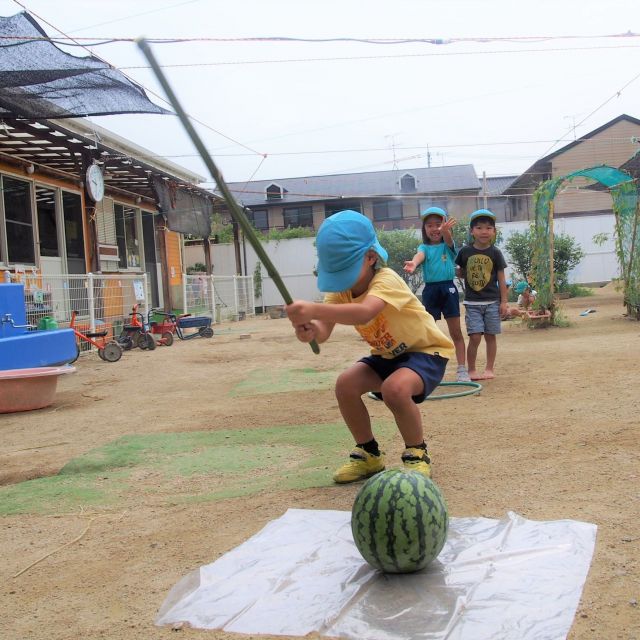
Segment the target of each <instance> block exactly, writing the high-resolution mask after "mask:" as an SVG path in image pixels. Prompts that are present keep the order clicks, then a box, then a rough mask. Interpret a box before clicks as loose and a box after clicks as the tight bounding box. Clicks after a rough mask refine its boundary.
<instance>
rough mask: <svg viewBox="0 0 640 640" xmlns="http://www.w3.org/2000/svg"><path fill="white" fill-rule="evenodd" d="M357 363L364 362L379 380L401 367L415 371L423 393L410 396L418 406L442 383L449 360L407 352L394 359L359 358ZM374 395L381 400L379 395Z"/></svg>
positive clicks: (378, 357) (426, 354) (427, 354)
mask: <svg viewBox="0 0 640 640" xmlns="http://www.w3.org/2000/svg"><path fill="white" fill-rule="evenodd" d="M358 362H364V363H365V364H367V365H369V366H370V367H371V368H372V369H373V370H374V371H375V372H376V373H377V374H378V375H379V376H380V379H381V380H386V379H387V378H388V377H389V376H390V375H391V374H392V373H394V372H395V371H397V370H398V369H401V368H402V367H406V368H407V369H411V371H415V372H416V373H417V374H418V375H419V376H420V377H421V378H422V382H423V383H424V391H423V392H422V393H421V394H420V395H417V396H412V400H413V401H414V402H415V403H416V404H420V403H421V402H424V401H425V400H426V399H427V397H428V396H429V394H430V393H431V392H432V391H433V390H434V389H435V388H436V387H437V386H438V385H439V384H440V383H441V382H442V378H443V377H444V370H445V369H446V367H447V362H449V360H447V358H443V357H441V356H433V355H431V354H430V353H414V352H409V353H403V354H401V355H399V356H397V357H396V358H383V357H382V356H365V357H364V358H360V360H358ZM374 393H375V395H376V396H378V397H379V398H380V399H382V394H381V393H378V392H374Z"/></svg>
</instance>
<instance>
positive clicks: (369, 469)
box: [333, 447, 384, 484]
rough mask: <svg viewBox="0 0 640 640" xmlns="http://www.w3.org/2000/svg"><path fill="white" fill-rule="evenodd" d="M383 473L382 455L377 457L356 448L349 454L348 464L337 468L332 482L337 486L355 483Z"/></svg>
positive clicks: (360, 448)
mask: <svg viewBox="0 0 640 640" xmlns="http://www.w3.org/2000/svg"><path fill="white" fill-rule="evenodd" d="M380 471H384V453H382V452H380V455H379V456H374V455H372V454H370V453H367V452H366V451H365V450H364V449H363V448H362V447H356V448H355V449H354V450H353V451H352V452H351V453H350V454H349V462H347V464H343V465H342V466H341V467H339V468H338V469H337V470H336V472H335V473H334V474H333V481H334V482H337V483H338V484H346V483H347V482H357V481H358V480H364V479H366V478H370V477H371V476H373V475H375V474H376V473H380Z"/></svg>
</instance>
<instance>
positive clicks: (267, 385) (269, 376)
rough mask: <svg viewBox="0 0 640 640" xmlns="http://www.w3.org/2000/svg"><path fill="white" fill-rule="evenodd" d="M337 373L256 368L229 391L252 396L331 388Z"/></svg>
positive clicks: (307, 369) (232, 393) (237, 394)
mask: <svg viewBox="0 0 640 640" xmlns="http://www.w3.org/2000/svg"><path fill="white" fill-rule="evenodd" d="M337 377H338V373H337V372H336V371H317V370H315V369H310V368H306V369H282V370H277V369H275V370H265V369H256V370H255V371H251V372H250V373H249V375H248V376H247V377H246V378H245V379H244V380H243V381H242V382H240V383H239V384H237V385H236V386H235V387H234V388H233V389H232V390H231V392H230V395H231V396H232V397H239V396H249V395H251V396H253V395H258V394H265V393H285V392H289V391H313V390H315V391H317V390H320V389H332V388H333V386H334V385H335V382H336V378H337Z"/></svg>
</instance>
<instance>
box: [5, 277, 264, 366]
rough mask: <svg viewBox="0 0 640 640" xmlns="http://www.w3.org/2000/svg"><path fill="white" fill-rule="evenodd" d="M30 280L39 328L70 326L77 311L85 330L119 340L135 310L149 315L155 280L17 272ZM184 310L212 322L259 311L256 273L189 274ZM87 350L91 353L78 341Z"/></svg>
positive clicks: (28, 297) (32, 312)
mask: <svg viewBox="0 0 640 640" xmlns="http://www.w3.org/2000/svg"><path fill="white" fill-rule="evenodd" d="M14 282H21V283H22V284H24V301H25V310H26V314H27V323H28V324H29V325H31V326H32V327H34V328H36V329H51V328H55V327H58V328H65V327H68V326H69V324H70V323H71V319H72V315H73V314H74V312H75V314H76V318H75V321H74V325H75V328H76V329H77V330H78V331H79V332H81V333H96V332H102V331H106V335H105V337H104V340H110V339H116V338H118V337H119V336H120V335H121V334H122V332H123V327H124V326H125V325H126V324H130V323H131V319H132V315H131V314H132V313H134V310H135V312H137V313H140V314H142V315H143V317H144V318H145V319H147V318H148V312H149V309H150V307H149V300H150V291H149V281H148V276H147V274H146V273H141V274H131V275H130V274H93V273H86V274H77V275H76V274H58V275H42V274H40V273H38V272H37V271H34V272H29V271H27V272H23V273H19V274H16V277H15V278H14ZM183 301H184V304H183V309H182V312H183V313H189V314H191V315H193V316H199V315H202V316H207V317H209V318H211V319H212V322H225V321H235V320H243V319H244V318H246V317H249V316H253V315H255V298H254V289H253V276H207V275H206V274H196V275H186V274H184V275H183ZM78 346H79V348H80V351H81V353H83V352H87V351H91V349H92V348H93V347H92V345H91V344H90V343H89V342H86V341H83V340H81V339H78Z"/></svg>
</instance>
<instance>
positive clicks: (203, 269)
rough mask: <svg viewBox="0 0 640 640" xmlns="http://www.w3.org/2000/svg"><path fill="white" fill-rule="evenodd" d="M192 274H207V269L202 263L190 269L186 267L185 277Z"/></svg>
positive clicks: (193, 265) (197, 263)
mask: <svg viewBox="0 0 640 640" xmlns="http://www.w3.org/2000/svg"><path fill="white" fill-rule="evenodd" d="M192 273H207V267H206V265H205V264H203V263H202V262H196V263H195V264H192V265H191V266H190V267H187V275H189V274H192Z"/></svg>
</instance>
